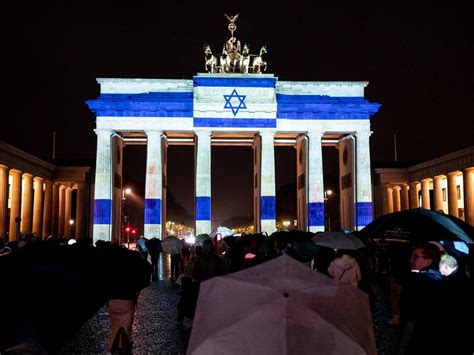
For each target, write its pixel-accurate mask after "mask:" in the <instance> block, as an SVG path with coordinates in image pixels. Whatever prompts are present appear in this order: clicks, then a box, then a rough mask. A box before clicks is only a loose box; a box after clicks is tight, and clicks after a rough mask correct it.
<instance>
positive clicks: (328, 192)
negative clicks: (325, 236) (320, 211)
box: [324, 189, 332, 230]
mask: <svg viewBox="0 0 474 355" xmlns="http://www.w3.org/2000/svg"><path fill="white" fill-rule="evenodd" d="M331 195H332V190H329V189H328V190H324V229H325V230H331V219H330V217H329V215H328V211H327V204H328V200H329V196H331Z"/></svg>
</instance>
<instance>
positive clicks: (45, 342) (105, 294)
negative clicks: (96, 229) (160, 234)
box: [0, 243, 150, 353]
mask: <svg viewBox="0 0 474 355" xmlns="http://www.w3.org/2000/svg"><path fill="white" fill-rule="evenodd" d="M0 270H3V271H4V272H3V274H2V291H1V292H0V304H2V305H3V307H2V314H1V316H0V334H2V336H1V337H0V352H3V351H4V350H5V349H7V348H9V347H11V346H14V345H17V344H19V343H23V342H25V341H28V340H30V339H31V340H34V341H36V342H37V343H39V345H41V346H42V347H43V348H44V349H46V350H47V351H48V352H53V353H54V352H55V351H57V350H59V349H60V348H61V346H62V345H63V344H64V342H65V341H67V339H68V338H69V337H70V336H72V335H73V334H74V333H75V332H77V331H78V329H79V328H80V326H81V325H82V324H83V323H84V322H86V321H87V320H88V319H90V318H91V317H92V316H93V315H94V314H95V313H96V312H97V311H98V310H99V309H100V308H101V307H102V306H103V305H104V304H105V303H106V302H107V301H108V300H110V299H113V298H122V297H128V296H129V295H130V294H132V295H133V294H134V293H136V292H138V291H139V290H141V289H142V288H143V287H146V286H147V285H148V284H149V280H150V270H149V264H148V263H147V262H146V261H145V260H144V259H143V258H141V257H140V255H139V253H137V252H131V251H128V250H125V249H122V248H119V247H117V248H113V247H110V248H104V249H98V248H93V247H84V246H76V245H73V246H66V245H54V246H51V245H45V244H43V243H41V244H40V245H33V246H26V247H24V248H21V249H19V250H18V251H15V252H13V253H10V254H9V255H6V256H2V257H0Z"/></svg>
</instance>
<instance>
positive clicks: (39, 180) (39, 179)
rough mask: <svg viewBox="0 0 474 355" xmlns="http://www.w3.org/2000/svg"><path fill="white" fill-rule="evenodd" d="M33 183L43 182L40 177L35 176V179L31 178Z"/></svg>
mask: <svg viewBox="0 0 474 355" xmlns="http://www.w3.org/2000/svg"><path fill="white" fill-rule="evenodd" d="M33 181H35V182H43V178H42V177H41V176H35V177H34V178H33Z"/></svg>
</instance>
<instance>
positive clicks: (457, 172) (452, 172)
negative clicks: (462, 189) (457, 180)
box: [447, 170, 462, 177]
mask: <svg viewBox="0 0 474 355" xmlns="http://www.w3.org/2000/svg"><path fill="white" fill-rule="evenodd" d="M461 174H462V172H460V171H457V170H456V171H451V172H449V173H447V175H448V176H449V177H451V176H458V175H461Z"/></svg>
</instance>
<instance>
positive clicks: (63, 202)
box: [0, 141, 92, 241]
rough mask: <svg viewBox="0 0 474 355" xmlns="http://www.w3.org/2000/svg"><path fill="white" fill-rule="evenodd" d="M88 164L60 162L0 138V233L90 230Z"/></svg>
mask: <svg viewBox="0 0 474 355" xmlns="http://www.w3.org/2000/svg"><path fill="white" fill-rule="evenodd" d="M91 172H92V169H91V168H90V167H59V166H55V165H53V164H51V163H48V162H46V161H44V160H42V159H39V158H37V157H35V156H33V155H31V154H29V153H26V152H24V151H22V150H20V149H18V148H15V147H14V146H12V145H9V144H7V143H4V142H1V141H0V237H3V238H5V240H10V241H14V240H17V239H18V238H19V237H20V236H21V235H31V234H33V235H35V236H36V237H37V238H39V239H45V238H47V237H48V236H50V235H54V236H61V237H62V236H64V237H67V238H71V237H72V238H76V239H78V238H82V237H86V236H90V235H91V223H90V221H91V217H90V211H91V208H90V201H92V198H91V196H90V194H91V191H92V189H91V180H90V178H91Z"/></svg>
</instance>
